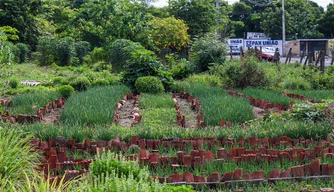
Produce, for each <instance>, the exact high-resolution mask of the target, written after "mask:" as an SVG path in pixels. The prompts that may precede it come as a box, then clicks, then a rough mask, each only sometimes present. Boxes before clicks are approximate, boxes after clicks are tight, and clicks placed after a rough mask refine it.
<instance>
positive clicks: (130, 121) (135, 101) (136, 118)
mask: <svg viewBox="0 0 334 192" xmlns="http://www.w3.org/2000/svg"><path fill="white" fill-rule="evenodd" d="M141 119H142V116H141V115H140V113H139V95H136V96H134V95H133V94H131V93H129V94H127V95H125V96H124V97H123V100H121V101H120V102H117V103H116V110H115V113H114V123H115V124H118V125H121V126H124V127H132V126H135V125H137V124H138V123H140V121H141Z"/></svg>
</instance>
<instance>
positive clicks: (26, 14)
mask: <svg viewBox="0 0 334 192" xmlns="http://www.w3.org/2000/svg"><path fill="white" fill-rule="evenodd" d="M41 7H42V1H41V0H15V1H13V0H0V26H11V27H14V28H16V29H17V30H18V31H19V37H20V41H21V42H24V43H28V44H30V45H31V46H32V47H33V48H35V45H36V43H37V38H38V36H39V35H40V33H41V31H40V28H39V25H38V19H37V18H36V16H37V15H38V14H39V13H40V11H41Z"/></svg>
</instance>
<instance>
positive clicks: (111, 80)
mask: <svg viewBox="0 0 334 192" xmlns="http://www.w3.org/2000/svg"><path fill="white" fill-rule="evenodd" d="M106 79H107V80H108V82H109V84H110V85H116V84H118V83H119V81H120V79H121V78H120V77H119V76H116V75H110V76H108V77H106Z"/></svg>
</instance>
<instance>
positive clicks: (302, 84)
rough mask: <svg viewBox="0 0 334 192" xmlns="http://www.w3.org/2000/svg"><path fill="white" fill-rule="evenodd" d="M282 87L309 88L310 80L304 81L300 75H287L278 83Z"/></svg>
mask: <svg viewBox="0 0 334 192" xmlns="http://www.w3.org/2000/svg"><path fill="white" fill-rule="evenodd" d="M280 86H281V88H283V89H297V90H309V89H311V84H310V82H308V81H306V80H305V79H304V78H302V77H298V76H288V77H286V78H285V79H284V80H283V82H282V83H281V84H280Z"/></svg>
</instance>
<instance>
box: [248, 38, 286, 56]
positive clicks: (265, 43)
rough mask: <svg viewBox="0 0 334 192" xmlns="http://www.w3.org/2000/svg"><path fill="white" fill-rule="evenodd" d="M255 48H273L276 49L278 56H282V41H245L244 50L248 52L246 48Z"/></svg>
mask: <svg viewBox="0 0 334 192" xmlns="http://www.w3.org/2000/svg"><path fill="white" fill-rule="evenodd" d="M255 47H258V48H260V47H262V48H264V47H273V48H275V49H276V48H278V50H279V53H280V55H282V40H250V39H245V43H244V50H245V51H246V50H248V48H255Z"/></svg>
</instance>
